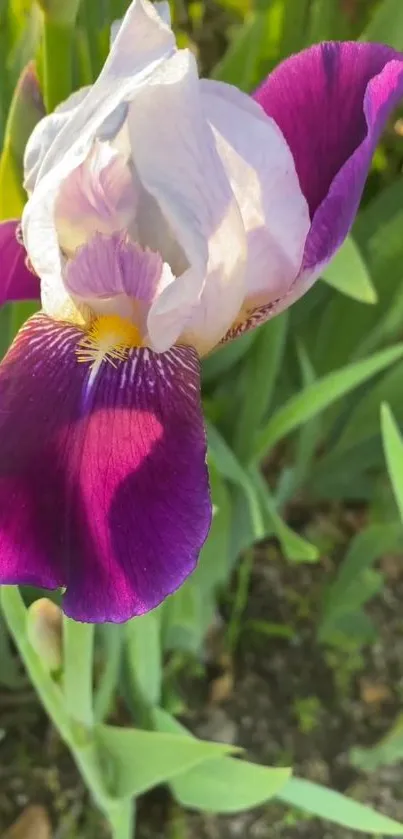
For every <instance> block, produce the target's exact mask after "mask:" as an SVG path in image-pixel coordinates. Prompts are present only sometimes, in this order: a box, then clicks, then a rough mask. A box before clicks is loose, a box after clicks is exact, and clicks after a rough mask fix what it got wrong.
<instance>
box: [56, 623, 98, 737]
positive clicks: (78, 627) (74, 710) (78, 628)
mask: <svg viewBox="0 0 403 839" xmlns="http://www.w3.org/2000/svg"><path fill="white" fill-rule="evenodd" d="M63 648H64V653H63V661H64V699H65V705H66V708H67V711H68V712H69V714H70V716H71V718H72V719H74V720H75V721H76V722H79V723H82V724H83V725H84V726H87V727H88V728H91V726H92V724H93V717H94V714H93V703H92V690H93V654H94V625H93V624H91V623H76V621H73V620H71V619H70V618H67V617H64V618H63Z"/></svg>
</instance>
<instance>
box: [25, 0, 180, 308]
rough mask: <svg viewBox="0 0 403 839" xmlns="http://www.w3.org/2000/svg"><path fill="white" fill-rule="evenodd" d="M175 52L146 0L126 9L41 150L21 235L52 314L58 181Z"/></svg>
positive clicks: (58, 274)
mask: <svg viewBox="0 0 403 839" xmlns="http://www.w3.org/2000/svg"><path fill="white" fill-rule="evenodd" d="M174 50H175V41H174V36H173V34H172V32H171V31H170V29H169V28H168V27H167V26H166V25H165V24H164V23H163V22H162V20H161V18H160V17H159V15H158V14H157V12H155V11H154V9H153V7H152V5H151V4H150V3H148V2H146V0H135V2H133V3H132V4H131V6H130V7H129V9H128V11H127V13H126V15H125V17H124V19H123V23H122V26H121V29H120V31H119V33H118V35H117V37H116V40H115V42H114V45H113V49H112V51H111V53H110V55H109V57H108V59H107V61H106V64H105V66H104V68H103V70H102V72H101V74H100V76H99V78H98V80H97V81H96V83H95V84H94V85H93V87H92V88H91V89H90V90H89V92H88V94H87V96H86V97H85V101H84V102H82V103H81V106H79V107H78V108H77V109H75V110H74V111H73V112H72V114H71V119H70V120H69V121H68V122H66V123H65V124H64V125H63V127H62V129H61V130H60V131H59V133H58V134H57V137H56V139H55V140H54V142H53V143H52V144H51V146H50V148H49V149H48V151H47V154H45V156H44V158H43V160H42V162H41V166H40V169H39V171H38V173H37V182H36V186H35V190H34V192H33V194H32V196H31V198H30V200H29V201H28V203H27V204H26V206H25V209H24V214H23V235H24V242H25V246H26V248H27V251H28V254H29V257H30V259H31V262H32V264H33V266H34V268H35V270H36V271H37V273H38V275H39V276H40V278H41V280H42V283H41V289H42V304H43V306H44V308H45V310H46V311H47V312H48V313H49V314H57V310H58V308H57V307H58V305H59V301H60V296H61V295H62V293H63V281H62V264H61V256H60V251H59V245H58V240H57V233H56V229H55V225H54V218H53V216H54V206H55V201H56V197H57V193H58V189H59V186H60V183H61V182H62V181H63V180H64V179H65V178H66V177H67V175H68V174H69V173H70V172H72V171H73V170H74V169H75V168H76V167H77V166H79V165H80V163H82V161H83V160H84V159H85V158H86V156H87V154H88V152H89V150H90V148H91V145H92V142H93V140H94V138H95V136H96V134H97V132H98V130H99V129H100V127H101V126H102V125H103V124H104V122H105V120H106V119H107V117H108V116H109V115H110V114H111V113H112V112H113V111H115V109H116V108H117V107H118V106H119V105H120V103H121V102H124V101H125V100H130V99H132V98H133V97H134V96H135V95H136V94H137V93H138V92H139V90H141V88H142V86H144V85H145V84H146V83H147V80H148V79H149V77H150V76H151V75H152V73H153V72H155V70H156V68H157V67H158V66H159V64H160V63H161V62H163V61H164V60H165V59H166V58H167V57H168V56H169V55H171V54H172V53H173V52H174Z"/></svg>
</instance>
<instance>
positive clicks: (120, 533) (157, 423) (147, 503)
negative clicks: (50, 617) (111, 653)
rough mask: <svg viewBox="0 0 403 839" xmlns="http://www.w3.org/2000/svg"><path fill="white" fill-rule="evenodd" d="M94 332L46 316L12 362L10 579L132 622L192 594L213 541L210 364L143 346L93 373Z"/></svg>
mask: <svg viewBox="0 0 403 839" xmlns="http://www.w3.org/2000/svg"><path fill="white" fill-rule="evenodd" d="M81 337H82V333H81V332H80V331H79V330H78V329H77V328H76V327H73V326H67V325H66V324H61V323H56V322H54V321H51V320H50V319H49V318H47V317H46V316H44V315H37V316H35V317H34V318H32V319H31V320H30V321H28V323H27V325H26V326H25V327H24V329H23V330H22V331H21V332H20V333H19V335H18V337H17V339H16V341H15V343H14V344H13V346H12V348H11V349H10V351H9V353H8V354H7V356H6V358H5V359H4V361H3V363H2V364H1V365H0V441H1V447H0V582H2V583H23V584H24V583H31V584H35V585H39V586H43V587H47V588H52V587H58V586H66V588H67V590H66V594H65V597H64V608H65V611H66V613H67V614H69V615H70V616H71V617H73V618H75V619H76V620H83V621H91V622H101V621H123V620H127V619H128V618H130V617H132V616H133V615H140V614H143V613H144V612H147V611H148V610H149V609H152V608H153V607H155V606H156V605H157V604H158V603H160V602H161V601H162V600H163V599H164V598H165V597H166V596H167V595H168V594H170V593H171V592H173V591H175V589H176V588H178V586H180V584H181V583H182V582H183V581H184V579H185V578H186V577H187V576H188V574H190V573H191V571H192V570H193V569H194V567H195V564H196V561H197V557H198V553H199V551H200V548H201V546H202V544H203V542H204V540H205V538H206V536H207V533H208V529H209V525H210V517H211V503H210V497H209V490H208V475H207V469H206V462H205V460H206V440H205V433H204V427H203V420H202V416H201V409H200V388H199V361H198V357H197V355H196V353H195V352H194V350H193V349H191V348H190V347H175V348H173V349H172V350H169V351H168V352H166V353H164V354H162V355H156V354H154V353H152V352H151V351H149V350H148V349H134V350H131V351H130V353H129V355H128V357H127V359H126V360H125V361H122V362H118V363H117V366H116V367H114V366H113V365H112V364H111V363H110V362H108V361H103V362H102V364H101V367H100V368H99V370H98V372H97V373H96V375H94V374H93V373H92V374H91V368H90V366H89V365H88V363H79V362H78V361H77V356H76V348H77V343H78V341H79V340H80V338H81Z"/></svg>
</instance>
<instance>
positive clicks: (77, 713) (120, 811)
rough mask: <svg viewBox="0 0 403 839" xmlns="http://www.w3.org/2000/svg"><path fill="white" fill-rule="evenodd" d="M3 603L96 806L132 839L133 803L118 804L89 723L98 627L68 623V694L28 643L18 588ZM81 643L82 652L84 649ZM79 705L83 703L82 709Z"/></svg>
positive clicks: (117, 838)
mask: <svg viewBox="0 0 403 839" xmlns="http://www.w3.org/2000/svg"><path fill="white" fill-rule="evenodd" d="M0 598H1V606H2V611H3V615H4V617H5V620H6V622H7V626H8V629H9V631H10V634H11V636H12V638H13V640H14V642H15V645H16V647H17V649H18V652H19V654H20V656H21V659H22V661H23V663H24V665H25V668H26V670H27V673H28V675H29V678H30V680H31V682H32V684H33V686H34V688H35V690H36V691H37V693H38V696H39V698H40V700H41V702H42V704H43V706H44V708H45V710H46V711H47V713H48V714H49V717H50V718H51V720H52V722H53V724H54V726H55V727H56V728H57V729H58V731H59V733H60V735H61V737H62V738H63V740H64V741H65V743H66V744H67V746H68V747H69V748H70V750H71V752H72V754H73V756H74V759H75V761H76V763H77V766H78V768H79V770H80V772H81V774H82V776H83V779H84V781H85V783H86V784H87V786H88V788H89V790H90V791H91V793H92V796H93V798H94V800H95V802H96V803H97V805H98V807H99V808H100V809H101V810H103V812H104V813H105V815H106V816H107V818H108V819H109V822H110V824H111V827H112V831H113V839H131V837H132V835H133V834H132V833H131V832H130V831H132V829H133V814H132V809H131V805H130V802H129V801H127V800H124V801H117V800H116V799H114V798H111V796H110V795H109V793H108V791H107V789H106V785H105V781H104V778H103V776H102V770H101V765H100V757H99V753H98V750H97V747H96V743H95V741H94V739H93V733H92V727H91V725H90V724H89V721H90V719H91V718H92V654H93V626H91V625H89V624H74V623H73V621H70V620H69V619H67V618H66V619H65V631H64V642H65V655H68V656H69V659H68V661H66V660H65V662H64V664H65V682H64V691H65V694H64V695H63V693H62V691H61V689H60V687H59V686H58V685H57V684H56V683H55V682H54V681H53V679H52V677H51V676H50V675H49V673H48V671H47V669H46V668H45V667H44V666H43V664H42V662H41V659H40V657H39V656H38V654H37V653H36V652H35V650H34V648H33V647H32V646H31V644H30V642H29V640H28V636H27V632H26V621H27V610H26V608H25V605H24V602H23V599H22V597H21V594H20V592H19V589H18V588H17V586H2V587H1V590H0ZM80 644H81V646H82V649H79V647H80ZM85 668H87V670H85ZM67 685H68V687H67ZM73 688H74V689H73ZM79 702H82V703H83V704H82V706H81V705H80V704H79Z"/></svg>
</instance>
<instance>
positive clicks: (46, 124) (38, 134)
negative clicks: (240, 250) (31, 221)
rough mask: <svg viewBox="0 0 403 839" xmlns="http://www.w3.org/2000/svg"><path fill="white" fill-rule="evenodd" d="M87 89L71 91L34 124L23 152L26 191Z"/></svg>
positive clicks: (30, 190)
mask: <svg viewBox="0 0 403 839" xmlns="http://www.w3.org/2000/svg"><path fill="white" fill-rule="evenodd" d="M89 89H90V88H89V87H83V88H81V90H77V91H76V92H75V93H72V94H71V96H69V98H68V99H66V101H65V102H62V104H61V105H59V106H58V107H57V108H56V110H55V111H54V112H53V113H52V114H49V115H48V116H46V117H43V119H41V120H40V121H39V122H38V124H37V125H36V126H35V128H34V130H33V132H32V134H31V136H30V138H29V140H28V143H27V145H26V148H25V153H24V187H25V189H26V191H27V192H28V193H31V192H32V190H33V189H34V187H35V184H36V180H37V176H38V172H39V170H40V168H41V165H42V161H43V159H44V157H45V155H46V152H47V151H48V149H49V147H50V146H51V144H52V143H53V142H54V140H55V139H56V137H57V135H58V134H59V132H60V131H61V130H62V128H63V127H64V125H65V124H66V122H68V120H69V119H70V118H71V116H72V113H73V111H75V110H76V109H77V108H78V106H79V105H80V104H81V102H82V101H83V100H84V99H85V97H86V96H87V93H88V91H89Z"/></svg>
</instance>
